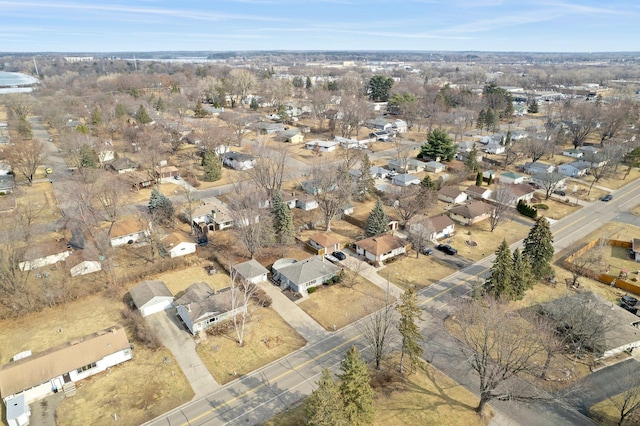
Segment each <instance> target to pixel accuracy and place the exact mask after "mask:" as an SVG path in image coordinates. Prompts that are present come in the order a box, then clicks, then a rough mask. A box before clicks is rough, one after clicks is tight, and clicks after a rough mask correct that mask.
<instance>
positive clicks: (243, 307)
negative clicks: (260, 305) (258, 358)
mask: <svg viewBox="0 0 640 426" xmlns="http://www.w3.org/2000/svg"><path fill="white" fill-rule="evenodd" d="M229 270H230V274H229V285H230V289H229V293H230V297H231V311H232V312H233V316H232V317H231V319H232V322H233V328H234V330H235V331H236V338H237V342H238V346H244V334H245V329H246V325H247V321H248V319H249V305H250V302H251V298H252V297H253V295H254V294H255V293H256V291H257V289H258V287H257V286H256V285H255V284H252V283H249V282H247V281H245V280H243V279H241V278H240V277H238V274H237V272H235V271H234V269H233V268H229Z"/></svg>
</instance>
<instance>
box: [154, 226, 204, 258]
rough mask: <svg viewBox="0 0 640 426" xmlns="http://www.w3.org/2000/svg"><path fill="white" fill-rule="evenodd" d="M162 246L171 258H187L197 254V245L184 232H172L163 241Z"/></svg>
mask: <svg viewBox="0 0 640 426" xmlns="http://www.w3.org/2000/svg"><path fill="white" fill-rule="evenodd" d="M161 242H162V246H163V247H164V250H165V252H166V253H168V254H169V257H170V258H172V259H173V258H174V257H180V256H186V255H188V254H192V253H195V252H196V245H197V244H196V243H195V242H194V241H192V240H191V239H190V238H189V237H187V236H186V235H184V234H183V233H182V232H172V233H171V234H169V235H167V236H165V237H164V238H163V239H162V241H161Z"/></svg>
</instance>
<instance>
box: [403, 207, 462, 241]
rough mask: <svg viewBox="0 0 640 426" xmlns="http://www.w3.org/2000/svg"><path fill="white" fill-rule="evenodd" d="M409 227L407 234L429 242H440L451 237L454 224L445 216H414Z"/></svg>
mask: <svg viewBox="0 0 640 426" xmlns="http://www.w3.org/2000/svg"><path fill="white" fill-rule="evenodd" d="M408 226H409V233H411V234H414V235H420V236H422V237H425V238H426V239H428V240H431V241H437V240H441V239H442V238H448V237H450V236H452V235H453V233H454V230H455V223H454V222H453V220H451V218H450V217H449V216H447V215H443V214H441V215H439V216H433V217H425V216H415V217H414V218H412V220H411V221H410V223H409V224H408Z"/></svg>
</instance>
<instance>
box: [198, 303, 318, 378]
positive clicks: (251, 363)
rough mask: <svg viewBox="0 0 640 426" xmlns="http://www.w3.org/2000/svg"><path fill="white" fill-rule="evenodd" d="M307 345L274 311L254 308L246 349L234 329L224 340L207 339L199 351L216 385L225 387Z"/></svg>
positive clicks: (213, 337) (218, 337)
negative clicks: (240, 344)
mask: <svg viewBox="0 0 640 426" xmlns="http://www.w3.org/2000/svg"><path fill="white" fill-rule="evenodd" d="M305 344H306V341H305V340H304V338H303V337H302V336H300V335H299V334H298V333H297V332H296V331H295V330H294V329H293V328H291V326H289V324H287V322H286V321H285V320H284V319H282V317H281V316H280V315H278V313H277V312H275V311H274V310H273V309H271V308H262V307H254V309H253V310H252V311H251V321H250V322H249V323H247V328H246V331H245V335H244V346H242V347H239V346H238V345H237V343H236V335H235V330H233V329H232V330H231V331H229V332H228V333H227V334H226V335H224V336H205V337H203V339H202V341H201V342H200V343H199V344H198V346H197V347H196V350H197V352H198V355H200V359H202V362H203V363H204V365H206V366H207V369H209V371H210V372H211V375H212V376H213V377H214V378H215V379H216V381H217V382H218V383H220V384H225V383H228V382H230V381H232V380H234V379H236V378H237V377H239V376H242V375H244V374H247V373H250V372H251V371H254V370H256V369H258V368H260V367H262V366H264V365H267V364H269V363H270V362H272V361H275V360H277V359H279V358H282V357H283V356H285V355H287V354H289V353H291V352H293V351H295V350H297V349H300V348H301V347H303V346H304V345H305ZM234 373H235V374H234Z"/></svg>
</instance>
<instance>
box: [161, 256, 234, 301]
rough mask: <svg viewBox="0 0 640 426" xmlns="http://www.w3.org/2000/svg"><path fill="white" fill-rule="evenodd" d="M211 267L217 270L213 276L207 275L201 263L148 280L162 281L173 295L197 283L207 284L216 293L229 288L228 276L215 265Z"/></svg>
mask: <svg viewBox="0 0 640 426" xmlns="http://www.w3.org/2000/svg"><path fill="white" fill-rule="evenodd" d="M213 265H214V266H215V267H216V269H218V273H217V274H214V275H209V274H208V272H207V271H206V270H205V268H204V267H205V264H204V262H202V263H201V264H197V265H193V266H190V267H188V268H185V269H179V270H175V271H168V272H164V273H162V274H158V275H154V276H152V277H149V279H152V280H160V281H163V282H164V283H165V284H166V285H167V288H169V290H171V292H172V293H173V294H174V295H177V294H178V293H180V292H181V291H184V290H185V289H186V288H187V287H189V286H190V285H191V284H193V283H198V282H204V283H207V284H209V286H210V287H211V288H213V289H214V290H216V291H218V290H221V289H223V288H226V287H229V275H227V274H226V272H225V270H224V269H223V268H221V267H220V265H218V264H217V263H213Z"/></svg>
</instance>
